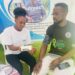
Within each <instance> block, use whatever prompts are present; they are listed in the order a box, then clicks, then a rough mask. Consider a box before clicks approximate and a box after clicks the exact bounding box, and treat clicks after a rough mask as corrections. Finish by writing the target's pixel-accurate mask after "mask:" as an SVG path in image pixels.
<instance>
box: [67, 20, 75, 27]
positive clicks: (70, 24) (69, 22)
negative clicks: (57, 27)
mask: <svg viewBox="0 0 75 75" xmlns="http://www.w3.org/2000/svg"><path fill="white" fill-rule="evenodd" d="M67 22H68V23H67V24H68V25H69V26H75V23H73V22H71V21H67Z"/></svg>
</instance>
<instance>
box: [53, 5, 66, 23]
mask: <svg viewBox="0 0 75 75" xmlns="http://www.w3.org/2000/svg"><path fill="white" fill-rule="evenodd" d="M66 14H67V12H65V10H64V9H63V8H62V7H60V6H56V7H55V8H54V9H53V20H54V23H60V22H62V21H63V20H64V19H65V18H66Z"/></svg>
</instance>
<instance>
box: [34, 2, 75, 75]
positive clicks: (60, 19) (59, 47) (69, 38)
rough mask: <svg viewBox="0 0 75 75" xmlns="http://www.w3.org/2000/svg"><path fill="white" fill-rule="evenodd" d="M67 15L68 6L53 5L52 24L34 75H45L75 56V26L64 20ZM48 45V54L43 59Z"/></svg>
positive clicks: (63, 4) (47, 32)
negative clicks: (49, 48)
mask: <svg viewBox="0 0 75 75" xmlns="http://www.w3.org/2000/svg"><path fill="white" fill-rule="evenodd" d="M67 13H68V6H67V5H66V4H65V3H57V4H56V5H55V7H54V9H53V20H54V24H53V25H51V26H49V27H48V29H47V31H46V35H45V38H44V41H43V44H42V46H41V51H40V55H39V59H38V63H37V64H36V66H35V68H34V73H36V75H46V74H47V72H48V69H49V68H50V69H51V70H54V69H55V68H56V67H58V65H59V64H60V63H62V62H63V61H64V60H67V59H69V58H71V57H72V56H73V55H74V54H75V33H74V32H75V24H73V23H72V22H70V21H67V20H66V16H67ZM49 43H50V44H51V50H50V54H49V55H48V56H46V57H45V58H44V56H45V53H46V50H47V47H48V44H49Z"/></svg>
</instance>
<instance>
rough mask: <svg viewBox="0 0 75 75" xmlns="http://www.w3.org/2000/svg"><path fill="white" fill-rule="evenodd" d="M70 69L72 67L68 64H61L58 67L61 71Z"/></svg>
mask: <svg viewBox="0 0 75 75" xmlns="http://www.w3.org/2000/svg"><path fill="white" fill-rule="evenodd" d="M68 67H70V64H69V63H68V62H65V63H61V64H59V65H58V68H59V69H60V70H63V69H65V68H68Z"/></svg>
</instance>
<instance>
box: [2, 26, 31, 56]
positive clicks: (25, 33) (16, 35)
mask: <svg viewBox="0 0 75 75" xmlns="http://www.w3.org/2000/svg"><path fill="white" fill-rule="evenodd" d="M2 42H3V44H4V45H14V46H22V45H28V44H31V37H30V31H29V30H28V29H26V28H23V29H22V31H17V30H16V29H15V28H14V26H11V27H8V28H6V29H5V30H4V32H3V33H2ZM19 53H21V51H20V50H17V51H13V50H10V49H9V48H7V49H5V55H8V54H19Z"/></svg>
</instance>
